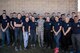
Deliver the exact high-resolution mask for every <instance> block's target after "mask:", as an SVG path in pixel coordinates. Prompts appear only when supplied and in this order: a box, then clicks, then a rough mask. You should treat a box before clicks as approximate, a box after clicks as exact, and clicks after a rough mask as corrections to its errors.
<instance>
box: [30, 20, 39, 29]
mask: <svg viewBox="0 0 80 53" xmlns="http://www.w3.org/2000/svg"><path fill="white" fill-rule="evenodd" d="M29 26H30V29H31V30H36V26H38V23H37V22H32V21H31V22H30V23H29Z"/></svg>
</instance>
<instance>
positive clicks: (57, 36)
mask: <svg viewBox="0 0 80 53" xmlns="http://www.w3.org/2000/svg"><path fill="white" fill-rule="evenodd" d="M52 25H53V32H54V40H55V43H56V47H55V49H54V53H57V52H59V46H60V41H59V40H60V37H61V28H62V25H61V21H60V20H59V17H58V16H56V17H55V21H54V22H53V24H52Z"/></svg>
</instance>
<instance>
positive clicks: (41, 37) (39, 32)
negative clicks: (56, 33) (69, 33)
mask: <svg viewBox="0 0 80 53" xmlns="http://www.w3.org/2000/svg"><path fill="white" fill-rule="evenodd" d="M37 34H38V43H39V46H41V47H43V40H44V31H37Z"/></svg>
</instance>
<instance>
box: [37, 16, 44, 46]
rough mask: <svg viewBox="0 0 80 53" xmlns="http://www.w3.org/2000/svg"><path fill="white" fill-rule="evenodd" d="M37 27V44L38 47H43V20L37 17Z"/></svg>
mask: <svg viewBox="0 0 80 53" xmlns="http://www.w3.org/2000/svg"><path fill="white" fill-rule="evenodd" d="M37 22H38V27H37V34H38V43H39V46H40V47H43V43H44V20H43V17H42V16H39V19H38V20H37Z"/></svg>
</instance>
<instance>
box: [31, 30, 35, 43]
mask: <svg viewBox="0 0 80 53" xmlns="http://www.w3.org/2000/svg"><path fill="white" fill-rule="evenodd" d="M30 33H31V44H36V31H35V30H31V31H30Z"/></svg>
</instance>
